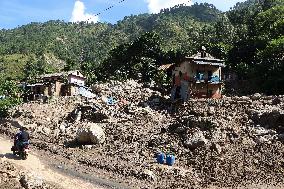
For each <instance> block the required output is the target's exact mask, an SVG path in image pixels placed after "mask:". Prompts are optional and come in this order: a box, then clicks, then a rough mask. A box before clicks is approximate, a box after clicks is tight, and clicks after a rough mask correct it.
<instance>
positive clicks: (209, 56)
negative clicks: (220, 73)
mask: <svg viewBox="0 0 284 189" xmlns="http://www.w3.org/2000/svg"><path fill="white" fill-rule="evenodd" d="M205 55H206V56H205V57H202V56H201V52H198V53H197V54H195V55H192V56H187V57H185V58H186V59H193V60H204V61H208V62H209V61H211V62H224V60H221V59H218V58H215V57H213V56H212V55H211V54H209V53H206V54H205Z"/></svg>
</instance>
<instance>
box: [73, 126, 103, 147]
mask: <svg viewBox="0 0 284 189" xmlns="http://www.w3.org/2000/svg"><path fill="white" fill-rule="evenodd" d="M76 140H77V141H78V142H79V143H81V144H102V143H104V141H105V132H104V130H103V128H102V127H101V126H99V125H98V124H96V123H87V124H86V125H82V126H81V127H79V129H78V131H77V136H76Z"/></svg>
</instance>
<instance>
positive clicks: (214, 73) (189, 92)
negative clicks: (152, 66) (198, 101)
mask: <svg viewBox="0 0 284 189" xmlns="http://www.w3.org/2000/svg"><path fill="white" fill-rule="evenodd" d="M223 62H224V61H223V60H220V59H217V58H214V57H213V56H211V55H210V54H209V53H207V52H206V49H205V48H204V47H202V49H201V50H200V52H198V53H197V54H195V55H193V56H190V57H185V58H184V60H183V61H182V62H180V63H178V64H175V65H174V67H173V68H172V69H173V71H172V74H173V88H172V91H171V96H172V99H179V98H181V99H183V100H184V101H186V100H187V99H188V98H221V97H222V86H223V82H222V79H221V78H222V76H221V74H222V68H223V67H225V65H224V63H223Z"/></svg>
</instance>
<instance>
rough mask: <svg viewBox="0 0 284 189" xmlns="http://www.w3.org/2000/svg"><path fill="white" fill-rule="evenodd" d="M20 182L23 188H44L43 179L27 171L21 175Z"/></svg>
mask: <svg viewBox="0 0 284 189" xmlns="http://www.w3.org/2000/svg"><path fill="white" fill-rule="evenodd" d="M20 183H21V185H22V186H23V187H24V188H25V189H30V188H44V182H43V179H42V178H41V177H40V176H38V175H37V174H36V173H27V174H24V175H22V176H21V178H20Z"/></svg>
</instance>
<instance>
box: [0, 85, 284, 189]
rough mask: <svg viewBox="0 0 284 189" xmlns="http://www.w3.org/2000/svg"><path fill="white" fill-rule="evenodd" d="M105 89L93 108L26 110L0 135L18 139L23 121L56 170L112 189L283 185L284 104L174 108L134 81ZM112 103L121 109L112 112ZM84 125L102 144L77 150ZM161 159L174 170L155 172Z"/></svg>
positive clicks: (83, 103) (231, 101)
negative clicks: (98, 133) (167, 156)
mask: <svg viewBox="0 0 284 189" xmlns="http://www.w3.org/2000/svg"><path fill="white" fill-rule="evenodd" d="M94 88H95V89H96V90H98V88H99V86H97V87H94ZM99 89H100V90H98V91H99V92H98V93H97V95H98V97H97V98H96V99H94V100H86V99H83V98H73V97H72V98H71V97H70V98H60V99H54V100H53V101H51V102H49V103H48V104H42V103H40V102H38V103H35V102H34V103H27V104H23V105H22V106H19V107H17V108H16V109H14V110H12V111H11V118H10V120H2V123H1V129H0V131H1V133H4V134H6V135H12V134H13V133H14V132H15V131H16V130H17V128H15V126H16V125H17V124H16V123H15V121H14V120H19V121H18V124H20V125H21V124H24V125H26V126H28V127H29V128H30V132H31V136H32V146H33V147H35V148H36V149H38V150H40V153H43V154H45V155H47V156H49V157H51V158H52V159H53V160H52V161H51V162H50V164H54V165H59V166H60V167H63V168H64V169H66V171H67V172H73V173H80V175H82V174H83V175H85V177H86V178H94V177H92V176H94V175H95V177H99V178H103V179H106V180H108V181H110V183H107V184H106V183H105V184H106V185H108V186H109V187H111V186H112V187H123V186H128V187H129V188H226V187H227V188H247V187H248V186H256V188H257V186H258V185H260V186H262V187H259V188H263V186H267V188H277V186H276V185H279V184H282V183H283V178H284V177H283V171H284V166H283V165H284V157H283V154H284V153H283V152H284V145H283V139H284V137H283V136H284V133H283V131H284V130H283V128H284V121H283V120H284V119H283V117H284V113H283V109H284V97H283V96H278V97H272V96H270V97H267V96H259V95H256V96H245V97H224V98H223V99H221V100H212V99H201V100H190V101H189V102H187V103H178V102H177V103H175V104H171V103H170V102H169V100H168V97H167V96H162V95H161V94H160V93H159V92H155V91H153V90H151V89H148V88H143V86H142V85H140V84H137V83H135V82H133V81H131V83H130V84H127V83H118V84H117V83H112V84H108V85H101V86H100V88H99ZM121 91H123V92H121ZM139 91H140V92H139ZM106 96H113V97H115V98H117V99H118V100H119V102H120V103H119V102H118V103H116V104H111V105H109V104H107V103H106V101H105V100H104V99H105V97H106ZM276 98H277V100H275V99H276ZM78 112H81V113H80V114H81V116H78V115H80V114H79V113H78ZM11 120H13V121H11ZM85 122H95V123H97V124H99V125H100V126H101V127H102V128H103V129H104V130H105V135H106V139H105V142H104V143H103V144H97V145H85V146H81V145H78V144H77V143H76V140H75V137H76V132H77V130H78V128H79V127H80V125H82V124H83V123H85ZM160 151H162V152H165V153H171V154H174V155H175V156H176V163H175V165H174V166H172V167H171V166H167V165H161V164H157V162H156V159H155V157H156V155H157V153H158V152H160ZM63 168H62V169H63ZM114 183H122V185H121V186H118V185H115V184H114ZM248 188H249V187H248Z"/></svg>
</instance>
